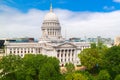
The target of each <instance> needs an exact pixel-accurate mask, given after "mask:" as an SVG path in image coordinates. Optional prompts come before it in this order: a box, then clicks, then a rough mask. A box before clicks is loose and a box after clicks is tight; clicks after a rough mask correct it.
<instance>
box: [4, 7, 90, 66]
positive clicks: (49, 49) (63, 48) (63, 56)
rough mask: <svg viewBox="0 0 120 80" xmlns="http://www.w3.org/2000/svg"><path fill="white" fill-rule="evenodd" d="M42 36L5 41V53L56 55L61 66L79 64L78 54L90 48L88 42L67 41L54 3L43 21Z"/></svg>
mask: <svg viewBox="0 0 120 80" xmlns="http://www.w3.org/2000/svg"><path fill="white" fill-rule="evenodd" d="M41 30H42V36H41V38H40V39H39V41H38V42H23V43H15V42H7V41H6V42H5V48H6V50H5V54H6V55H9V54H15V55H20V56H21V57H24V55H25V54H43V55H47V56H51V57H56V58H58V59H59V61H60V66H64V65H65V64H66V63H69V62H71V63H73V64H74V65H79V64H81V63H80V60H79V58H78V54H79V53H80V52H81V51H82V50H83V49H84V48H89V47H90V43H87V42H66V41H65V39H64V38H63V37H62V34H61V26H60V23H59V19H58V17H57V16H56V14H55V13H53V10H52V5H51V6H50V11H49V12H48V13H47V14H46V15H45V17H44V20H43V23H42V27H41Z"/></svg>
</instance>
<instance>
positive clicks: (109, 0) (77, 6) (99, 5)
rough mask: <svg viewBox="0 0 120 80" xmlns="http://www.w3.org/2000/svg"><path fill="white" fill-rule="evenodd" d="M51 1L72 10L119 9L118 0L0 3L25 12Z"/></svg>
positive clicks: (12, 0)
mask: <svg viewBox="0 0 120 80" xmlns="http://www.w3.org/2000/svg"><path fill="white" fill-rule="evenodd" d="M51 2H52V4H53V7H54V8H61V9H68V10H72V11H94V12H110V11H113V10H119V9H120V1H119V0H118V1H117V0H116V1H115V0H0V4H1V5H8V6H10V7H14V8H17V9H19V10H20V11H22V12H27V11H28V10H29V9H31V8H36V9H40V10H46V9H49V5H50V3H51ZM105 7H106V8H105Z"/></svg>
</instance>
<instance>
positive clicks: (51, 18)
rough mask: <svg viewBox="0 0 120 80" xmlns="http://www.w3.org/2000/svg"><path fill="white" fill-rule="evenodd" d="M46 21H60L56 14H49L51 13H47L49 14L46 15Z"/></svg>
mask: <svg viewBox="0 0 120 80" xmlns="http://www.w3.org/2000/svg"><path fill="white" fill-rule="evenodd" d="M44 20H45V21H53V20H56V21H57V20H58V17H57V16H56V14H55V13H53V12H49V13H47V14H46V15H45V17H44Z"/></svg>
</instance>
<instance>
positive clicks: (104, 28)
mask: <svg viewBox="0 0 120 80" xmlns="http://www.w3.org/2000/svg"><path fill="white" fill-rule="evenodd" d="M47 12H48V11H42V10H37V9H31V10H29V12H28V13H21V12H19V11H18V10H16V9H14V8H10V7H7V6H0V38H12V37H26V36H27V37H35V38H40V37H41V25H42V22H43V18H44V16H45V14H46V13H47ZM54 12H55V13H56V14H57V16H58V17H59V20H60V23H61V27H62V34H63V36H65V31H66V36H67V38H68V37H83V36H87V37H96V36H103V37H112V38H114V37H115V36H117V35H120V22H119V21H120V11H113V12H108V13H103V12H101V13H100V12H72V11H69V10H63V9H55V10H54Z"/></svg>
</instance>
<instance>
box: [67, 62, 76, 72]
mask: <svg viewBox="0 0 120 80" xmlns="http://www.w3.org/2000/svg"><path fill="white" fill-rule="evenodd" d="M65 67H66V69H67V72H68V73H70V72H73V71H74V70H75V66H74V64H72V63H66V64H65Z"/></svg>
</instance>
